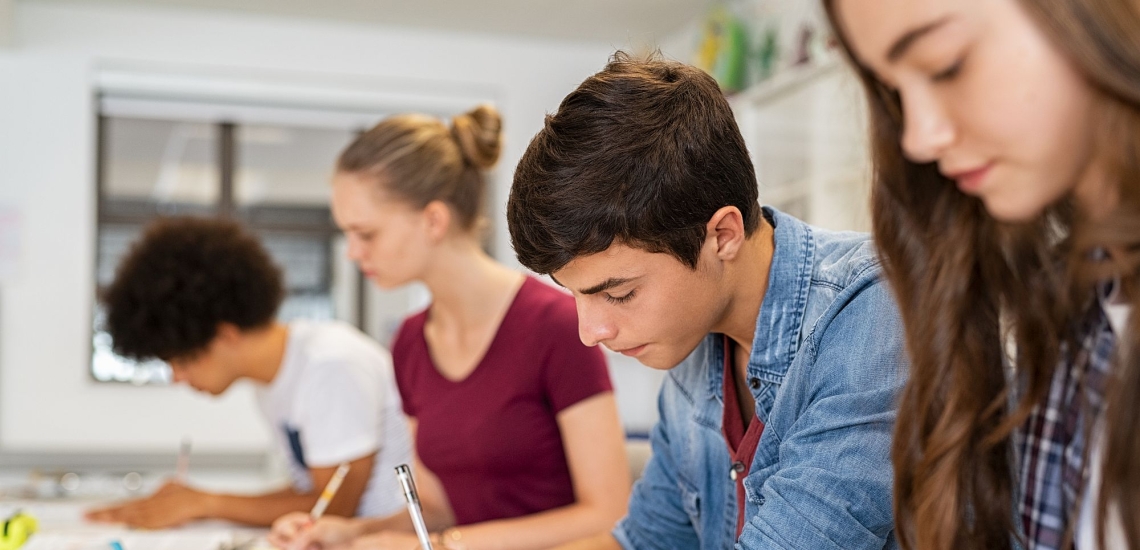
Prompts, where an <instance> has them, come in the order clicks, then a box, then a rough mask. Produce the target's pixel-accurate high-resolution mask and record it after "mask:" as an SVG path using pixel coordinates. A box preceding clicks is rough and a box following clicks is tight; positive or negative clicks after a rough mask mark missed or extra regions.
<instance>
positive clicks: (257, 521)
mask: <svg viewBox="0 0 1140 550" xmlns="http://www.w3.org/2000/svg"><path fill="white" fill-rule="evenodd" d="M350 465H351V468H350V470H349V472H348V475H346V476H345V479H344V482H343V483H342V484H341V486H340V490H339V491H337V494H336V496H335V497H333V499H332V501H331V502H330V503H329V507H328V510H327V512H326V513H328V514H334V515H342V516H348V517H351V516H352V515H354V514H355V512H356V507H357V505H358V504H359V503H360V497H361V496H362V495H363V494H364V490H365V488H366V487H367V486H368V481H369V479H371V476H372V465H373V456H372V455H368V456H366V457H363V458H358V459H356V460H353V461H352V462H350ZM335 471H336V468H335V467H328V468H310V469H309V473H310V475H311V476H312V479H313V488H314V490H313V492H311V493H298V492H297V491H294V490H292V489H284V490H281V491H276V492H272V493H267V494H263V495H253V496H243V495H228V494H220V493H210V492H206V491H200V490H197V489H193V488H190V487H187V486H186V485H183V484H181V483H177V482H169V483H167V484H165V485H163V486H162V488H160V489H159V490H158V491H157V492H155V493H154V494H153V495H151V496H150V497H147V498H145V499H140V500H135V501H131V502H126V503H123V504H119V505H116V506H111V507H108V508H103V509H99V510H93V511H91V512H89V513H88V514H87V519H89V520H91V521H96V522H105V523H124V524H126V525H129V526H131V527H136V528H144V529H163V528H167V527H174V526H177V525H181V524H183V523H186V522H188V521H193V520H198V519H223V520H228V521H233V522H236V523H243V524H247V525H255V526H263V527H268V526H269V525H271V524H272V523H273V521H274V520H275V519H277V518H279V517H281V516H283V515H285V514H288V513H289V512H298V511H306V512H307V511H308V510H309V509H311V508H312V507H313V505H314V504H316V502H317V498H318V497H319V496H320V491H321V490H323V489H324V487H325V484H327V483H328V481H329V479H331V478H332V475H333V472H335Z"/></svg>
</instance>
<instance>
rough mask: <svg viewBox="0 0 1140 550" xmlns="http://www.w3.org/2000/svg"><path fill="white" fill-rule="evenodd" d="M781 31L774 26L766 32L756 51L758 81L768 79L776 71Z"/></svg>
mask: <svg viewBox="0 0 1140 550" xmlns="http://www.w3.org/2000/svg"><path fill="white" fill-rule="evenodd" d="M778 39H779V33H778V31H777V30H776V29H775V28H774V27H769V28H768V29H767V30H766V31H765V32H764V38H763V39H762V40H761V43H760V48H759V49H758V50H757V51H756V73H757V78H756V80H757V81H760V80H766V79H767V78H768V77H770V76H772V73H774V72H775V71H776V58H777V56H778V55H779V53H780V46H779V40H778Z"/></svg>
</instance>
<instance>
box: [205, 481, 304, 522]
mask: <svg viewBox="0 0 1140 550" xmlns="http://www.w3.org/2000/svg"><path fill="white" fill-rule="evenodd" d="M317 496H318V495H316V494H315V493H314V494H300V493H297V492H294V491H291V490H284V491H278V492H275V493H269V494H265V495H254V496H241V495H225V494H210V495H207V496H206V498H207V505H206V510H207V512H208V517H209V518H214V519H224V520H228V521H233V522H236V523H243V524H246V525H254V526H258V527H269V526H271V525H273V521H274V520H276V519H277V518H279V517H281V516H283V515H285V514H288V513H290V512H307V511H309V510H311V509H312V507H313V505H314V504H316V502H317Z"/></svg>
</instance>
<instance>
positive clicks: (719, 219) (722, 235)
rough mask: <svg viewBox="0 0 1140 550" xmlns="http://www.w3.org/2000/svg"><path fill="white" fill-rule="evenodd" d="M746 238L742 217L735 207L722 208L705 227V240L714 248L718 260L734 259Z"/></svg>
mask: <svg viewBox="0 0 1140 550" xmlns="http://www.w3.org/2000/svg"><path fill="white" fill-rule="evenodd" d="M746 238H747V236H746V235H745V233H744V216H743V215H742V214H741V213H740V209H739V208H737V207H735V206H724V207H722V208H721V209H720V210H717V211H716V212H714V213H713V215H712V218H709V222H708V224H707V225H706V226H705V239H706V241H711V244H712V245H714V246H715V247H716V248H715V250H716V257H717V258H718V259H720V260H724V261H729V260H733V259H735V258H736V255H737V254H739V253H740V249H741V248H742V247H743V246H744V241H745V239H746Z"/></svg>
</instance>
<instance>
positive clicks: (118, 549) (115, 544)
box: [111, 540, 123, 550]
mask: <svg viewBox="0 0 1140 550" xmlns="http://www.w3.org/2000/svg"><path fill="white" fill-rule="evenodd" d="M111 550H123V543H121V542H119V541H117V540H113V541H111Z"/></svg>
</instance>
